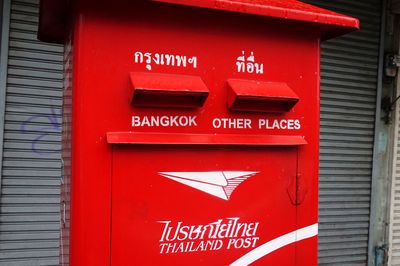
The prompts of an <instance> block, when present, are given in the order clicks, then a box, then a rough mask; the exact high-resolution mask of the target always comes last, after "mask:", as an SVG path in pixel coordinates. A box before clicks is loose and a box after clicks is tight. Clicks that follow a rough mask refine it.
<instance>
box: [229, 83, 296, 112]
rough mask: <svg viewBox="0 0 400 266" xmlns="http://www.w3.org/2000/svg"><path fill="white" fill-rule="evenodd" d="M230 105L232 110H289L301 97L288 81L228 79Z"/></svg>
mask: <svg viewBox="0 0 400 266" xmlns="http://www.w3.org/2000/svg"><path fill="white" fill-rule="evenodd" d="M228 87H229V90H228V106H229V108H230V109H231V110H232V111H250V112H269V113H282V112H287V111H289V110H290V109H292V108H293V106H294V105H295V104H296V103H297V102H298V101H299V97H298V96H297V95H296V93H294V92H293V90H292V89H290V88H289V86H288V85H287V84H286V83H282V82H261V81H256V80H237V79H231V80H228Z"/></svg>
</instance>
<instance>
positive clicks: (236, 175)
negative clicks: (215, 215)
mask: <svg viewBox="0 0 400 266" xmlns="http://www.w3.org/2000/svg"><path fill="white" fill-rule="evenodd" d="M257 173H258V172H244V171H218V172H160V173H158V174H160V175H161V176H164V177H166V178H169V179H171V180H174V181H176V182H179V183H182V184H184V185H187V186H189V187H192V188H195V189H198V190H201V191H203V192H206V193H208V194H210V195H213V196H216V197H218V198H221V199H224V200H228V199H229V198H230V196H231V195H232V193H233V191H234V190H235V189H236V188H237V187H238V186H239V185H240V184H241V183H242V182H243V181H245V180H246V179H248V178H249V177H251V176H254V175H255V174H257Z"/></svg>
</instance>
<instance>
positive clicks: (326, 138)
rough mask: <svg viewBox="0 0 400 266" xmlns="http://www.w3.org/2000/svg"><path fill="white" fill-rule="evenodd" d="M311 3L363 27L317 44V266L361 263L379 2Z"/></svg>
mask: <svg viewBox="0 0 400 266" xmlns="http://www.w3.org/2000/svg"><path fill="white" fill-rule="evenodd" d="M308 2H309V1H308ZM312 3H314V4H316V5H319V6H322V7H325V8H329V9H331V10H335V11H337V12H340V13H344V14H348V15H352V16H355V17H357V18H359V19H360V20H361V28H362V29H361V31H359V32H356V33H352V34H349V35H346V36H344V37H341V38H338V39H334V40H331V41H328V42H325V43H324V44H323V46H322V47H323V48H322V59H321V63H322V64H321V78H322V80H321V148H320V185H319V188H320V192H319V223H320V232H319V250H318V252H319V254H318V256H319V265H326V264H329V265H366V264H367V256H368V254H367V248H368V234H369V216H370V194H371V176H372V156H373V141H374V121H375V107H376V106H375V104H376V91H377V75H378V59H379V39H380V20H381V5H382V4H381V2H380V1H379V0H363V1H351V0H336V1H312Z"/></svg>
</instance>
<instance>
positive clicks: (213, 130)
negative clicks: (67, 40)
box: [63, 0, 346, 266]
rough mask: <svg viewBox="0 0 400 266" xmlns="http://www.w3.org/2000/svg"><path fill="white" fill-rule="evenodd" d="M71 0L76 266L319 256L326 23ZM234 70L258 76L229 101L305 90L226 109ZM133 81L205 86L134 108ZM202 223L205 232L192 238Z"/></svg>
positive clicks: (169, 87) (179, 88)
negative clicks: (188, 98) (283, 106)
mask: <svg viewBox="0 0 400 266" xmlns="http://www.w3.org/2000/svg"><path fill="white" fill-rule="evenodd" d="M75 3H76V7H75V9H74V14H73V16H72V18H73V21H72V22H73V23H72V29H71V35H70V36H71V41H72V43H73V49H72V52H71V57H70V58H73V65H72V67H73V70H72V72H73V81H72V85H73V86H72V89H70V88H68V89H67V90H66V91H67V93H68V96H69V97H66V98H65V99H66V101H67V102H65V105H66V108H65V110H69V111H68V112H65V113H64V124H65V125H67V127H66V128H65V129H66V130H65V131H64V134H63V138H64V141H65V142H66V143H65V145H63V147H64V149H66V150H65V151H63V152H64V153H65V154H68V155H69V154H71V166H70V167H71V176H70V181H71V183H68V184H67V185H70V186H71V187H70V190H69V188H68V187H67V188H66V189H65V190H64V191H67V192H68V191H71V194H70V199H71V227H70V234H69V235H70V244H71V246H70V265H72V266H92V265H93V266H110V263H111V265H112V266H120V265H124V266H125V265H151V266H152V265H227V264H231V265H233V266H235V265H248V264H251V263H254V265H288V266H292V265H296V266H314V265H317V234H318V232H317V226H318V225H317V222H318V217H317V210H318V206H317V198H318V141H319V44H320V39H319V36H320V33H321V31H320V28H319V27H315V25H314V26H313V25H312V24H307V23H300V22H296V23H295V22H294V21H293V20H292V21H288V20H279V19H277V18H274V19H268V18H264V17H261V16H259V17H249V16H246V19H243V18H244V16H243V15H241V14H237V13H234V12H214V11H210V10H208V9H196V8H191V9H190V10H191V12H190V13H189V12H187V10H189V9H188V8H184V7H179V6H172V5H164V4H159V3H155V2H146V4H143V2H142V3H141V4H138V2H136V1H129V0H125V1H94V0H92V2H89V0H87V1H76V2H75ZM94 3H95V4H94ZM237 7H240V6H237ZM277 22H279V23H277ZM310 27H311V28H310ZM337 28H338V27H337V26H334V27H333V28H331V29H337ZM345 28H346V27H345ZM294 58H295V60H293V59H294ZM161 59H164V61H163V60H161ZM189 59H190V61H189ZM162 62H163V63H162ZM183 62H186V63H185V64H184V63H183ZM255 64H258V67H257V68H256V67H255V66H256V65H255ZM245 66H246V67H245ZM247 66H248V67H247ZM143 72H144V73H146V74H139V75H138V76H136V74H134V75H133V81H132V80H131V78H132V77H131V75H130V73H143ZM160 73H162V75H160ZM187 77H189V78H187ZM194 77H196V78H194ZM200 80H201V82H200ZM232 80H247V81H249V80H252V81H254V82H256V83H258V84H262V88H263V89H260V90H258V89H257V88H256V93H254V91H253V92H252V93H247V92H248V91H249V90H251V88H250V89H249V87H251V86H252V85H251V84H249V83H246V82H245V83H243V84H242V83H240V82H239V83H240V85H237V84H235V82H233V83H234V84H233V87H234V88H233V89H235V90H236V95H237V98H240V97H247V95H253V96H254V95H256V97H258V98H265V97H267V98H268V97H270V98H275V99H276V98H277V97H278V98H279V97H280V96H285V97H286V99H294V98H296V96H297V97H298V98H299V99H300V100H299V101H298V103H297V104H296V105H295V106H294V107H293V108H291V109H290V110H289V111H287V112H283V113H259V112H242V111H235V112H232V110H229V108H228V107H227V99H228V94H229V85H228V81H229V83H232V82H231V81H232ZM132 82H133V84H132ZM137 82H139V84H138V83H137ZM70 83H71V82H66V86H67V85H68V84H70ZM236 83H237V82H236ZM283 83H284V84H287V87H286V86H284V85H282V84H283ZM185 84H186V85H185ZM263 84H268V86H270V87H271V84H275V85H277V84H279V85H277V87H276V89H274V90H272V91H273V93H271V92H267V91H268V86H266V87H264V85H263ZM132 85H133V86H134V90H137V91H142V92H143V91H148V89H150V91H152V93H156V94H157V93H160V91H161V92H163V93H165V92H166V91H167V94H174V93H178V94H180V93H186V90H187V89H188V88H189V90H191V91H192V92H191V93H194V94H200V95H204V94H205V93H207V92H206V91H207V90H208V94H209V95H208V98H207V101H205V102H203V103H204V104H203V105H202V106H200V105H197V108H189V109H188V108H186V109H185V108H171V106H170V105H167V107H168V108H165V105H164V106H161V105H158V106H155V107H152V106H142V105H141V106H138V105H135V104H131V100H132V93H133V92H132V90H133V89H132ZM183 85H184V86H183ZM231 85H232V84H231ZM275 85H274V86H275ZM148 87H149V88H148ZM288 87H289V88H290V90H291V91H293V92H291V91H290V90H289V89H288ZM206 88H207V89H206ZM264 88H265V89H264ZM230 89H232V86H231V88H230ZM264 90H265V91H264ZM295 95H296V96H295ZM196 97H197V96H196ZM134 98H135V97H134ZM200 98H201V97H200ZM159 99H160V101H161V100H164V99H162V97H160V98H159ZM201 99H204V97H203V98H201ZM70 101H72V103H71V102H70ZM146 101H150V102H151V99H146ZM169 101H170V103H173V102H174V98H173V97H172V98H171V99H170V100H169ZM175 101H178V102H179V101H180V99H177V98H175ZM152 104H154V102H153V103H152ZM164 104H165V103H164ZM175 104H176V106H174V107H180V106H182V105H184V104H185V103H184V101H181V102H179V104H177V103H175ZM70 110H72V114H71V113H70ZM108 132H111V133H108ZM112 132H114V133H112ZM107 133H108V134H107ZM305 140H306V141H307V142H306V141H305ZM68 143H71V146H69V145H67V144H68ZM120 144H128V145H120ZM129 144H134V145H129ZM166 144H167V145H166ZM168 144H169V145H168ZM65 197H66V198H67V196H65ZM238 224H241V225H240V227H237V225H238ZM177 227H179V228H181V229H178V235H177V237H176V238H174V237H173V235H172V232H174V230H176V228H177ZM256 227H257V228H256ZM182 228H183V229H182ZM190 228H194V229H193V230H192V233H190V232H188V231H187V230H189V231H190ZM205 228H206V229H205ZM232 228H239V229H238V230H239V231H240V230H241V231H240V232H241V233H240V234H239V233H237V234H236V231H235V232H232V230H233V229H232ZM244 228H247V229H248V230H244ZM66 230H67V229H64V230H63V232H65V231H66ZM164 230H166V231H165V234H163V232H164ZM207 230H208V231H207ZM210 230H214V231H213V232H214V233H215V232H217V233H215V234H213V233H210ZM229 230H230V231H229ZM206 231H207V232H206ZM228 231H229V232H230V233H228ZM168 232H171V233H168ZM196 232H204V236H203V237H202V239H199V237H197V238H196V239H195V241H191V240H193V239H188V236H189V234H191V236H194V235H195V234H196ZM67 235H68V234H67ZM163 235H168V236H171V237H172V238H170V237H168V239H167V240H166V238H163ZM255 238H257V239H255ZM160 240H161V241H160ZM203 240H204V241H206V242H202V241H203ZM255 240H257V241H255ZM207 241H210V242H208V246H207V247H205V246H203V247H202V246H201V245H207ZM63 242H65V241H63ZM192 242H195V243H192ZM221 243H222V245H221ZM235 243H236V246H232V245H234V244H235ZM216 244H218V245H221V246H215V245H216ZM229 245H230V246H229ZM181 246H182V247H181ZM211 246H212V247H211ZM162 248H164V251H163V250H161V249H162ZM165 248H168V250H169V251H168V252H167V251H165ZM65 250H66V248H64V249H63V251H65ZM65 264H67V263H65Z"/></svg>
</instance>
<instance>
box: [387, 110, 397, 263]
mask: <svg viewBox="0 0 400 266" xmlns="http://www.w3.org/2000/svg"><path fill="white" fill-rule="evenodd" d="M395 119H396V124H395V127H396V132H395V138H394V139H395V141H394V148H395V153H394V167H393V176H392V192H391V206H390V225H389V265H393V266H396V265H400V134H399V133H400V103H397V106H396V116H395Z"/></svg>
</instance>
